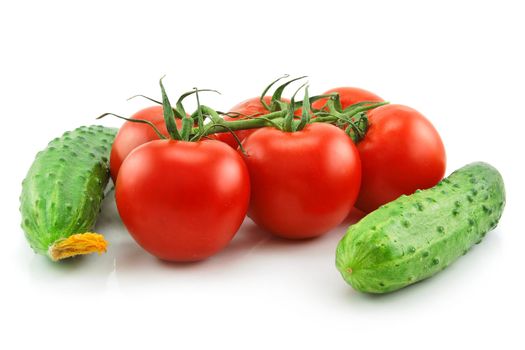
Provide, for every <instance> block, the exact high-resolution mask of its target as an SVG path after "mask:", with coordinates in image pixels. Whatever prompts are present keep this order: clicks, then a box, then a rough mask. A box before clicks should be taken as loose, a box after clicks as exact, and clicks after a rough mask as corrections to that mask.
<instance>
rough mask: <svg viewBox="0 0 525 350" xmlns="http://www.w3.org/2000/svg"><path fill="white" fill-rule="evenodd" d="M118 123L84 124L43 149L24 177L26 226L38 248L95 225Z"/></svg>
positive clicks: (22, 208) (42, 250) (22, 209)
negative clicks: (103, 124)
mask: <svg viewBox="0 0 525 350" xmlns="http://www.w3.org/2000/svg"><path fill="white" fill-rule="evenodd" d="M116 133H117V129H115V128H106V127H103V126H100V125H93V126H83V127H80V128H77V129H75V130H73V131H68V132H65V133H64V135H62V137H59V138H58V137H57V138H55V139H54V140H52V141H51V142H50V143H49V144H48V146H47V148H46V149H44V150H43V151H41V152H39V153H38V154H37V156H36V158H35V161H34V162H33V164H32V165H31V168H30V169H29V171H28V173H27V176H26V178H25V179H24V181H23V182H22V194H21V196H20V212H21V214H22V229H23V230H24V233H25V236H26V238H27V240H28V242H29V244H30V245H31V247H32V248H33V250H34V251H35V252H36V253H39V254H44V255H47V253H48V248H49V247H50V246H51V245H52V244H53V243H54V242H56V241H58V240H60V239H64V238H67V237H69V236H71V235H72V234H76V233H84V232H87V231H89V230H90V229H92V227H93V225H94V224H95V220H96V218H97V215H98V213H99V212H100V206H101V203H102V199H103V197H104V189H105V187H106V185H107V183H108V180H109V154H110V151H111V145H112V143H113V140H114V138H115V135H116Z"/></svg>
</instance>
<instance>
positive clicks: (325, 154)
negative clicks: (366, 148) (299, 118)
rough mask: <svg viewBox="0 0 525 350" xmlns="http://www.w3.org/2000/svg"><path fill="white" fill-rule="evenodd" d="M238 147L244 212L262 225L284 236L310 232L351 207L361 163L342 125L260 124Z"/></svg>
mask: <svg viewBox="0 0 525 350" xmlns="http://www.w3.org/2000/svg"><path fill="white" fill-rule="evenodd" d="M243 147H244V149H245V151H246V153H247V155H246V156H244V160H245V162H246V165H247V166H248V170H249V173H250V181H251V185H252V195H251V201H250V209H249V213H248V215H249V216H250V217H251V218H252V219H253V221H254V222H255V223H257V224H258V225H259V226H261V227H262V228H264V229H266V230H268V231H270V232H273V233H274V234H276V235H278V236H281V237H285V238H309V237H315V236H319V235H322V234H323V233H326V232H327V231H329V230H330V229H331V228H333V227H335V226H337V225H338V224H339V223H341V222H342V221H343V220H344V219H345V217H346V216H347V215H348V213H349V212H350V210H351V209H352V206H353V204H354V201H355V199H356V197H357V194H358V191H359V185H360V181H361V164H360V161H359V156H358V153H357V149H356V148H355V146H354V144H353V143H352V141H351V139H350V138H349V137H348V136H347V135H346V134H345V133H344V132H343V131H342V130H341V129H339V128H337V127H335V126H333V125H329V124H321V123H314V124H309V125H307V126H306V127H305V128H304V129H303V130H301V131H296V132H284V131H281V130H278V129H275V128H262V129H259V130H257V131H255V132H254V133H253V134H251V135H250V136H249V137H247V138H246V139H245V140H244V142H243ZM239 152H240V150H239Z"/></svg>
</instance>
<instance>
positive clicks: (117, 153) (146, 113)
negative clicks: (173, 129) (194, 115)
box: [109, 106, 181, 182]
mask: <svg viewBox="0 0 525 350" xmlns="http://www.w3.org/2000/svg"><path fill="white" fill-rule="evenodd" d="M131 118H133V119H144V120H148V121H150V122H152V123H153V124H154V125H155V126H156V127H157V129H159V130H160V132H161V133H162V134H163V135H165V136H168V130H166V124H165V123H164V116H163V109H162V106H152V107H148V108H145V109H142V110H140V111H138V112H137V113H135V114H133V115H132V116H131ZM180 125H181V121H180V120H179V119H177V126H179V127H180ZM158 139H159V137H158V136H157V134H156V133H155V131H154V130H153V128H152V127H151V126H149V125H146V124H143V123H136V122H130V121H126V122H125V123H124V124H123V125H122V126H121V127H120V129H119V131H118V133H117V136H116V138H115V141H114V142H113V146H112V147H111V156H110V161H109V163H110V171H111V178H112V179H113V182H115V181H116V179H117V174H118V172H119V169H120V166H121V164H122V162H123V161H124V159H126V157H127V156H128V154H129V153H130V152H131V151H133V150H134V149H135V148H137V147H138V146H140V145H142V144H143V143H146V142H149V141H152V140H158Z"/></svg>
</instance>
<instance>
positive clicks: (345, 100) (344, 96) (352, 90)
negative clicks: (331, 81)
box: [312, 87, 383, 109]
mask: <svg viewBox="0 0 525 350" xmlns="http://www.w3.org/2000/svg"><path fill="white" fill-rule="evenodd" d="M334 92H338V93H339V99H340V101H341V106H342V107H343V109H345V108H346V107H350V106H351V105H353V104H355V103H358V102H365V101H370V102H383V99H382V98H381V97H379V96H377V95H376V94H374V93H372V92H370V91H367V90H364V89H360V88H356V87H339V88H335V89H331V90H328V91H326V92H325V93H324V94H323V95H328V94H331V93H334ZM325 103H326V99H321V100H317V101H315V102H314V103H312V108H314V109H321V108H323V106H324V104H325Z"/></svg>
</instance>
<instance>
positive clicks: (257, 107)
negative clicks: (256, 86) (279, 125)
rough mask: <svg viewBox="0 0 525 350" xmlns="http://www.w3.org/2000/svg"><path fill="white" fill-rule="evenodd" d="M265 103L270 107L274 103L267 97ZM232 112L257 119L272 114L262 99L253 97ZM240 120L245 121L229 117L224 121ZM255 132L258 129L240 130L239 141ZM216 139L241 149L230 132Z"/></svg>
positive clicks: (236, 132) (285, 100)
mask: <svg viewBox="0 0 525 350" xmlns="http://www.w3.org/2000/svg"><path fill="white" fill-rule="evenodd" d="M281 100H282V101H284V102H289V100H288V99H285V98H283V99H281ZM264 102H266V103H267V104H268V105H270V103H271V102H272V97H271V96H265V97H264ZM230 112H235V113H241V114H242V115H246V116H252V115H253V116H255V115H257V116H255V117H260V116H263V115H266V114H268V113H270V112H269V111H268V110H267V109H266V108H264V106H263V104H262V103H261V101H260V97H253V98H249V99H247V100H244V101H242V102H241V103H239V104H237V105H235V106H233V107H232V108H231V109H230ZM240 119H243V117H238V118H233V117H229V116H224V120H227V121H229V120H240ZM255 130H256V129H247V130H239V131H235V135H237V138H239V140H240V141H242V140H244V139H245V138H246V137H248V135H251V134H252V133H254V132H255ZM215 138H216V139H217V140H219V141H222V142H225V143H227V144H228V145H230V147H232V148H233V149H237V147H239V144H238V143H237V141H236V140H235V137H233V135H232V134H231V133H230V132H223V133H219V134H216V135H215Z"/></svg>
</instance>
